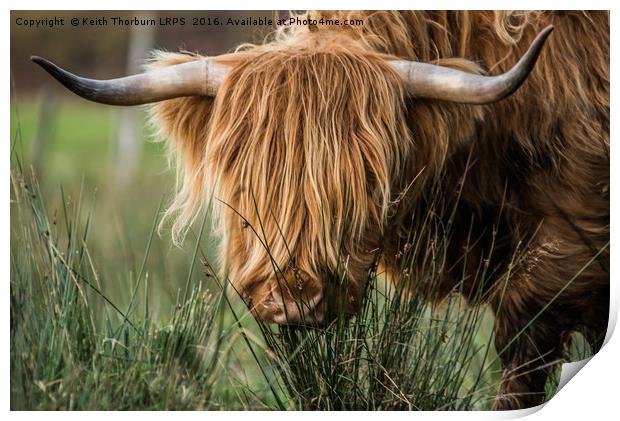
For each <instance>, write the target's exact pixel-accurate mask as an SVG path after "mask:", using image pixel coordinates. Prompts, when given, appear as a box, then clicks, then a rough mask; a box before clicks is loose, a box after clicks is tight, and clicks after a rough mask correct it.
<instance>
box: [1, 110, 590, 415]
mask: <svg viewBox="0 0 620 421" xmlns="http://www.w3.org/2000/svg"><path fill="white" fill-rule="evenodd" d="M38 110H39V109H38V107H37V106H36V104H34V103H25V104H24V105H23V106H20V107H19V113H17V112H16V107H14V109H13V113H12V116H11V137H12V139H13V145H14V146H13V148H12V175H11V339H10V344H11V363H10V364H11V408H12V409H103V410H106V409H290V410H294V409H356V410H359V409H368V410H377V409H404V410H415V409H444V410H450V409H464V410H469V409H488V408H489V407H490V403H491V400H492V399H493V396H494V394H495V391H496V390H497V387H498V381H499V371H500V367H499V363H498V359H497V354H496V352H495V350H494V348H493V346H492V343H493V336H492V326H493V317H492V315H491V313H490V311H489V310H488V309H487V308H486V307H484V306H477V307H470V306H467V305H466V304H465V302H464V300H463V299H462V298H460V297H459V296H458V295H456V294H455V295H452V296H451V297H450V298H449V299H448V300H446V301H444V302H443V303H442V304H441V305H434V306H432V305H429V304H428V302H429V301H428V300H425V299H422V298H421V297H432V295H433V293H434V291H433V289H432V288H431V287H429V286H432V285H434V284H435V283H434V282H433V280H436V279H437V276H438V264H437V261H433V260H429V261H427V262H425V263H424V265H423V268H422V270H421V272H420V275H419V276H420V280H421V282H419V283H418V284H419V285H421V286H419V287H417V288H420V289H419V290H414V291H412V292H407V291H405V290H403V289H402V288H400V287H398V286H395V285H401V284H403V283H402V282H401V283H399V282H396V283H394V284H392V283H388V282H386V280H385V279H384V277H383V276H382V275H381V274H378V273H376V272H375V271H372V272H371V273H369V274H368V285H369V287H368V288H367V293H366V299H365V301H364V307H363V311H362V314H360V315H359V316H357V317H353V318H350V319H348V320H347V319H345V318H340V319H338V320H337V321H336V322H334V323H332V324H331V325H329V326H327V327H325V328H321V329H318V328H296V327H275V326H268V325H264V324H259V323H256V322H255V321H254V320H253V319H252V317H251V316H250V315H249V314H248V311H247V309H246V308H245V306H244V305H243V304H242V303H241V301H240V299H239V298H238V297H236V295H235V293H234V292H232V291H231V288H230V286H228V285H227V280H223V279H219V278H218V277H217V275H216V273H217V267H215V262H214V260H213V244H214V243H213V239H212V238H211V236H210V226H209V218H208V215H205V219H204V220H201V221H199V223H198V224H197V226H195V227H194V230H193V231H192V232H191V234H190V235H189V236H188V239H187V241H186V243H185V244H184V246H183V247H182V248H181V249H178V248H176V247H173V246H171V245H170V241H169V238H168V235H167V233H164V234H163V235H162V236H159V235H158V234H157V233H156V232H155V227H156V225H157V222H158V218H159V216H160V214H161V207H162V203H165V202H166V201H167V200H168V197H167V195H168V194H170V192H171V189H172V186H173V179H172V174H171V172H167V173H166V172H164V171H163V170H164V168H165V159H164V157H163V149H162V145H161V144H154V143H147V147H146V149H145V154H144V157H143V158H142V160H141V162H140V168H139V171H138V174H137V176H136V178H135V179H133V180H131V181H130V182H128V183H127V184H126V185H122V186H120V185H116V184H115V183H114V181H113V178H112V177H113V172H111V168H113V167H112V166H111V165H110V162H111V160H112V161H113V158H112V157H113V154H112V153H111V152H110V149H111V147H112V142H111V138H112V137H113V135H112V133H113V127H114V124H115V120H114V118H111V117H110V113H111V111H109V109H108V108H105V107H96V106H90V105H88V106H87V105H84V103H83V102H79V103H74V102H66V103H65V102H63V103H59V104H58V107H57V110H56V111H57V112H55V113H54V117H53V121H54V123H53V124H54V126H55V127H56V128H57V129H56V130H54V131H53V134H50V136H49V142H50V144H49V145H47V146H46V148H45V155H44V158H45V159H44V160H43V164H41V163H39V165H38V166H37V168H36V169H31V167H30V166H29V165H26V162H31V161H32V151H33V142H34V140H33V139H34V137H35V134H36V125H37V116H38V112H39V111H38ZM61 186H62V187H61ZM422 227H426V228H424V229H421V230H416V235H417V236H416V237H415V238H412V239H411V241H410V242H409V243H408V244H409V245H408V246H407V247H406V248H405V250H403V255H402V258H401V260H400V261H401V262H402V267H401V275H400V276H401V277H406V276H409V275H408V273H411V269H412V266H413V264H414V262H419V259H418V258H419V255H420V248H421V247H424V246H425V244H428V239H429V238H432V237H433V236H434V235H436V233H435V232H431V230H430V228H429V227H430V225H424V224H422ZM425 229H426V231H425ZM435 239H437V238H435ZM441 243H442V242H441V241H437V242H436V243H435V244H436V246H437V248H438V250H440V249H441ZM437 259H440V254H438V256H437ZM480 276H481V277H484V273H482V274H480ZM424 285H426V287H425V286H424ZM580 347H581V348H580ZM588 352H589V350H588V348H587V346H584V345H583V342H582V341H576V342H575V350H574V351H573V355H576V356H582V355H583V354H587V353H588ZM557 379H558V376H556V377H555V378H554V379H553V381H550V382H549V394H550V395H551V394H552V393H553V392H554V391H555V387H554V386H555V384H556V383H557Z"/></svg>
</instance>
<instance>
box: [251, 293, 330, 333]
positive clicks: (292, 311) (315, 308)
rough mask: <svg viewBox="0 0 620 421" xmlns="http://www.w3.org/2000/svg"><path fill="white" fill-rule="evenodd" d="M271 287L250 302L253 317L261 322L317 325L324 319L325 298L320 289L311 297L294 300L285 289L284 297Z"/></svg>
mask: <svg viewBox="0 0 620 421" xmlns="http://www.w3.org/2000/svg"><path fill="white" fill-rule="evenodd" d="M278 289H279V288H277V287H275V288H272V289H271V290H270V291H269V293H268V294H267V295H266V296H265V297H264V298H263V299H262V300H259V301H257V302H256V303H248V304H250V306H249V307H250V311H251V312H252V314H253V315H254V317H255V318H256V319H257V320H259V321H261V322H263V323H275V324H280V325H297V326H317V325H322V324H323V323H324V320H325V300H324V294H323V291H322V290H319V292H318V293H316V294H314V295H313V296H312V297H310V298H307V297H303V298H302V299H299V300H294V299H292V298H290V297H289V294H288V293H287V292H286V291H283V292H284V297H283V296H282V294H280V291H278Z"/></svg>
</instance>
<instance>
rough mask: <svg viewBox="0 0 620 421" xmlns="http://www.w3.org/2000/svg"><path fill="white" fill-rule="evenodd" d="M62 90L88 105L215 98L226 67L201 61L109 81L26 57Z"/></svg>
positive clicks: (40, 59)
mask: <svg viewBox="0 0 620 421" xmlns="http://www.w3.org/2000/svg"><path fill="white" fill-rule="evenodd" d="M30 59H31V60H32V61H34V62H35V63H37V64H38V65H39V66H41V67H43V68H44V69H45V70H46V71H47V72H48V73H49V74H51V75H52V76H53V77H54V78H55V79H56V80H58V81H59V82H60V83H62V84H63V85H64V86H65V87H67V88H68V89H70V90H71V91H73V92H74V93H76V94H77V95H79V96H81V97H82V98H86V99H88V100H90V101H95V102H100V103H102V104H109V105H140V104H148V103H151V102H157V101H163V100H165V99H171V98H178V97H182V96H194V95H201V96H215V94H216V93H217V90H218V88H219V86H220V85H221V83H222V81H223V80H224V78H225V77H226V74H227V73H228V66H225V65H222V64H218V63H215V62H214V61H213V60H211V59H201V60H196V61H191V62H188V63H182V64H176V65H172V66H166V67H161V68H158V69H153V70H149V71H148V72H145V73H141V74H137V75H133V76H127V77H122V78H118V79H110V80H95V79H86V78H83V77H80V76H76V75H74V74H73V73H70V72H68V71H66V70H64V69H61V68H60V67H58V66H56V65H55V64H54V63H52V62H51V61H49V60H46V59H44V58H41V57H37V56H33V57H30Z"/></svg>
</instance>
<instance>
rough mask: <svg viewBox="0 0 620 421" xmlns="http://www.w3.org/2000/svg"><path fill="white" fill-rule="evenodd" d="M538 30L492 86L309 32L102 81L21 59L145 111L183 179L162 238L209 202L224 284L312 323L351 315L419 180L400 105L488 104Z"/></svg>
mask: <svg viewBox="0 0 620 421" xmlns="http://www.w3.org/2000/svg"><path fill="white" fill-rule="evenodd" d="M550 30H551V28H547V29H546V30H544V31H543V32H541V34H539V36H538V37H537V38H536V40H535V41H534V42H533V44H532V45H531V47H530V49H529V50H528V52H527V53H526V54H525V55H524V56H523V57H522V58H521V60H520V61H519V62H518V63H517V64H516V65H515V66H514V67H513V69H512V70H510V71H508V72H507V73H505V74H502V75H499V76H482V75H479V74H473V73H470V72H467V71H463V70H457V69H454V68H448V67H442V66H438V65H433V64H428V63H421V62H410V61H404V60H400V59H398V58H397V57H393V56H386V55H384V54H380V53H378V52H374V51H369V50H368V48H367V47H365V46H364V45H362V44H361V43H359V42H357V41H356V40H355V39H353V38H351V37H347V36H345V35H343V34H333V35H327V34H322V33H321V34H317V33H313V32H312V31H308V32H306V33H302V34H299V35H298V36H296V37H291V38H289V39H288V40H287V41H286V42H282V41H279V42H278V41H276V42H273V43H270V44H267V45H263V46H256V47H252V48H249V49H246V50H241V51H238V52H236V53H233V54H228V55H225V56H221V57H215V58H204V57H198V56H188V55H160V56H158V60H155V63H154V64H153V65H152V66H151V67H150V68H149V69H148V70H147V71H146V72H145V73H142V74H139V75H134V76H129V77H126V78H121V79H114V80H108V81H98V80H91V79H84V78H81V77H78V76H75V75H73V74H71V73H68V72H66V71H65V70H62V69H61V68H59V67H57V66H55V65H54V64H52V63H50V62H48V61H47V60H44V59H41V58H33V60H34V61H35V62H37V63H38V64H40V65H41V66H43V67H44V68H45V69H46V70H47V71H48V72H49V73H51V74H52V75H53V76H54V77H55V78H56V79H58V80H59V81H60V82H61V83H62V84H63V85H65V86H66V87H67V88H69V89H71V90H72V91H74V92H75V93H77V94H78V95H80V96H82V97H84V98H87V99H90V100H93V101H97V102H101V103H106V104H114V105H137V104H145V103H155V104H154V105H153V106H152V108H151V113H152V117H153V121H154V123H155V125H156V126H157V127H158V128H159V129H160V130H161V132H162V134H163V135H164V136H166V137H168V138H172V139H174V141H175V145H176V147H177V149H178V152H179V155H178V156H179V157H180V158H181V167H182V168H183V169H184V173H183V176H182V178H183V180H182V181H183V182H182V183H181V185H182V187H181V189H180V191H179V194H178V197H177V200H176V201H175V203H174V204H173V206H172V208H171V211H170V213H176V214H177V223H176V225H175V229H174V233H175V234H179V233H182V231H183V229H184V227H186V226H187V225H188V224H189V223H190V222H191V221H192V219H193V217H194V216H195V215H196V213H197V210H198V209H200V207H201V206H203V205H205V204H206V203H207V202H211V203H212V204H213V209H214V212H215V220H216V221H217V224H216V226H217V227H218V230H219V233H220V236H221V244H220V250H221V252H220V255H221V262H222V266H223V272H224V273H225V274H226V276H227V277H228V278H229V279H230V280H231V281H232V283H233V285H234V286H235V288H236V289H237V290H238V291H239V293H240V294H241V296H242V297H243V298H244V300H245V301H246V303H247V304H248V305H249V307H250V309H251V310H252V312H253V314H254V315H255V316H256V317H257V318H259V319H261V320H264V321H267V322H276V323H302V324H312V323H321V322H323V321H325V319H326V318H327V317H328V314H329V313H331V312H332V310H333V309H338V312H340V311H344V312H345V313H347V314H352V313H355V312H356V311H357V310H358V308H359V306H360V304H361V298H362V295H363V291H364V288H365V285H364V280H365V279H366V273H367V271H368V270H369V268H371V267H372V266H373V264H374V263H375V262H376V260H377V256H378V254H379V251H380V250H381V247H382V237H383V235H384V232H385V229H386V224H387V222H388V220H389V217H390V213H391V207H392V205H393V203H394V201H395V198H396V196H398V195H399V194H400V188H401V187H402V180H403V178H404V177H405V174H412V173H414V174H415V173H416V171H418V170H419V169H420V168H414V169H413V171H412V168H410V167H411V166H412V161H411V156H412V155H416V151H417V149H418V148H419V147H420V145H419V143H418V142H422V141H423V140H418V139H417V138H416V137H415V133H414V134H412V133H411V130H410V126H409V125H408V124H407V118H406V103H407V98H408V97H415V98H419V100H420V101H423V100H425V99H433V100H440V102H441V101H445V102H458V103H466V104H485V103H490V102H494V101H498V100H500V99H502V98H504V97H506V96H508V95H510V94H511V93H513V92H514V91H515V90H516V89H517V88H518V87H519V85H520V84H521V83H522V82H523V81H524V80H525V79H526V78H527V75H528V74H529V72H530V71H531V69H532V68H533V66H534V64H535V61H536V59H537V57H538V54H539V52H540V50H541V48H542V45H543V43H544V41H545V39H546V37H547V36H548V34H549V32H550ZM418 164H419V163H418ZM421 165H422V166H423V165H424V163H421Z"/></svg>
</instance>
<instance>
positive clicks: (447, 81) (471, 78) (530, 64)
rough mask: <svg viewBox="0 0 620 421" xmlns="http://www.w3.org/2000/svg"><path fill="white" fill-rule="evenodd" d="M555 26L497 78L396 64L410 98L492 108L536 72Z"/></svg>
mask: <svg viewBox="0 0 620 421" xmlns="http://www.w3.org/2000/svg"><path fill="white" fill-rule="evenodd" d="M551 31H553V26H551V25H550V26H547V27H546V28H545V29H543V30H542V31H541V32H540V33H539V34H538V36H536V39H534V41H533V42H532V44H531V45H530V48H529V49H528V50H527V52H526V53H525V54H524V55H523V56H522V57H521V59H520V60H519V61H518V62H517V64H515V65H514V67H513V68H512V69H510V70H509V71H507V72H506V73H504V74H501V75H498V76H482V75H475V74H471V73H467V72H464V71H461V70H455V69H450V68H447V67H442V66H438V65H434V64H428V63H420V62H414V61H406V60H394V61H392V62H391V65H392V67H393V68H394V69H395V70H396V72H397V73H398V74H399V75H400V77H401V78H402V79H403V81H404V84H405V88H406V89H407V92H408V93H409V95H411V96H413V97H419V98H432V99H440V100H445V101H450V102H460V103H465V104H489V103H492V102H496V101H499V100H501V99H503V98H506V97H507V96H509V95H511V94H513V93H514V92H515V91H516V90H517V89H518V88H519V86H521V84H522V83H523V82H524V81H525V79H527V77H528V75H529V74H530V72H531V71H532V69H533V68H534V65H535V64H536V60H537V59H538V55H539V54H540V51H541V50H542V47H543V45H544V44H545V40H546V39H547V37H548V36H549V34H550V33H551Z"/></svg>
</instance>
